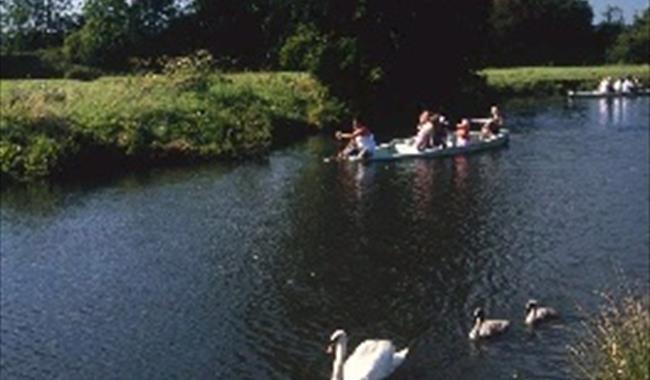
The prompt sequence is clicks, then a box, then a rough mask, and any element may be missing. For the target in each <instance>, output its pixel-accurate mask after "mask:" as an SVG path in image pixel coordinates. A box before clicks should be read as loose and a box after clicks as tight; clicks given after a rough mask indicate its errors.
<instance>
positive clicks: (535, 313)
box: [526, 300, 560, 326]
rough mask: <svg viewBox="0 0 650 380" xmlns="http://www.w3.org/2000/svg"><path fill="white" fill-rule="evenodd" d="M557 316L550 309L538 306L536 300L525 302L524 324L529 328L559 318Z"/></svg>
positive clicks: (557, 314) (555, 312)
mask: <svg viewBox="0 0 650 380" xmlns="http://www.w3.org/2000/svg"><path fill="white" fill-rule="evenodd" d="M559 315H560V314H559V313H558V312H557V311H556V310H555V309H553V308H552V307H546V306H539V304H538V302H537V301H536V300H529V301H528V302H526V324H527V325H529V326H532V325H534V324H536V323H538V322H541V321H543V320H546V319H551V318H556V317H559Z"/></svg>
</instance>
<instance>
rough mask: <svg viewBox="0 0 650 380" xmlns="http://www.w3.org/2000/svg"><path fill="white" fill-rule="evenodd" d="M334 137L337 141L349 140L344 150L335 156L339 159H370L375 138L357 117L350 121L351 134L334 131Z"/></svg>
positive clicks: (373, 149) (373, 150)
mask: <svg viewBox="0 0 650 380" xmlns="http://www.w3.org/2000/svg"><path fill="white" fill-rule="evenodd" d="M334 137H336V139H337V140H349V142H348V143H347V144H346V146H345V148H343V150H341V151H340V152H339V154H338V155H337V157H338V158H340V159H347V158H354V159H359V158H368V157H372V154H373V153H374V152H375V147H376V143H375V137H374V136H373V134H372V132H370V129H368V127H366V126H365V125H364V124H363V123H362V122H361V120H360V119H359V118H358V117H355V118H354V119H352V132H350V133H344V132H341V131H336V133H335V135H334Z"/></svg>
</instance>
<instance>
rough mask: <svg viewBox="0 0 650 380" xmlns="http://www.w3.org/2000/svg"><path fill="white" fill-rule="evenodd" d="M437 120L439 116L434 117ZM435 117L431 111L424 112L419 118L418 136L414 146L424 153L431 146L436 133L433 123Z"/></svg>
mask: <svg viewBox="0 0 650 380" xmlns="http://www.w3.org/2000/svg"><path fill="white" fill-rule="evenodd" d="M434 116H435V118H437V115H434ZM434 116H432V115H431V113H430V112H429V111H422V113H421V114H420V116H419V118H418V125H417V127H416V128H417V134H416V135H415V139H414V140H413V145H415V147H416V148H417V149H418V150H419V151H423V150H425V149H426V148H428V147H430V146H431V140H432V137H433V133H434V125H433V121H434V120H435V119H434Z"/></svg>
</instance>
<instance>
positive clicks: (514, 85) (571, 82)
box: [479, 65, 650, 95]
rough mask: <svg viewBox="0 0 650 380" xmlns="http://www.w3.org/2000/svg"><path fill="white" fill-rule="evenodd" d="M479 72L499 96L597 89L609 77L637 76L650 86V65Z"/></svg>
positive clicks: (533, 68) (512, 69)
mask: <svg viewBox="0 0 650 380" xmlns="http://www.w3.org/2000/svg"><path fill="white" fill-rule="evenodd" d="M479 74H481V75H483V76H485V78H486V80H487V84H488V87H489V88H490V89H491V90H492V91H493V92H495V93H497V94H499V95H537V94H562V95H564V94H565V93H566V91H567V90H591V89H595V88H596V86H597V85H598V82H599V81H600V80H601V79H602V78H603V77H605V76H611V77H613V78H618V77H623V76H626V75H633V76H636V77H638V78H639V79H640V80H641V82H642V83H644V85H645V86H648V85H650V65H611V66H564V67H515V68H488V69H484V70H482V71H481V72H480V73H479Z"/></svg>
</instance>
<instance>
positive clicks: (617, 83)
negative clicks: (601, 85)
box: [612, 78, 623, 94]
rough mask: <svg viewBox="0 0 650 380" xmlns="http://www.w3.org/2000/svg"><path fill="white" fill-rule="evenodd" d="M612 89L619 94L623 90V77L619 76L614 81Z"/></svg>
mask: <svg viewBox="0 0 650 380" xmlns="http://www.w3.org/2000/svg"><path fill="white" fill-rule="evenodd" d="M612 89H613V90H614V92H615V93H617V94H618V93H620V92H621V91H623V81H622V80H621V78H617V79H616V80H615V81H614V84H612Z"/></svg>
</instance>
